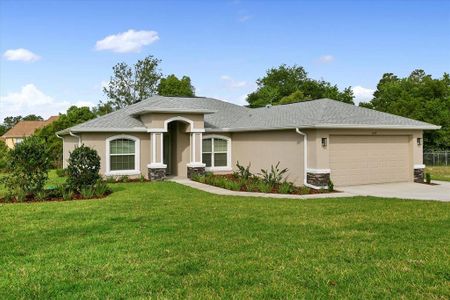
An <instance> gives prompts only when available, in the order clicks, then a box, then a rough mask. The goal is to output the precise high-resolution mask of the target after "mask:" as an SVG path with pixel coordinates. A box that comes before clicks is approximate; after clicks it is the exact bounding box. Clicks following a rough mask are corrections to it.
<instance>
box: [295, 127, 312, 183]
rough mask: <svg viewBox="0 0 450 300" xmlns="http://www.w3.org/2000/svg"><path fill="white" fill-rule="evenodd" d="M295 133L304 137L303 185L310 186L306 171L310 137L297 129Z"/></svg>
mask: <svg viewBox="0 0 450 300" xmlns="http://www.w3.org/2000/svg"><path fill="white" fill-rule="evenodd" d="M295 132H297V133H298V134H300V135H303V159H304V162H303V171H304V173H303V184H304V185H305V186H309V184H308V181H307V179H306V169H307V168H308V136H307V135H306V133H304V132H302V131H300V129H298V128H295Z"/></svg>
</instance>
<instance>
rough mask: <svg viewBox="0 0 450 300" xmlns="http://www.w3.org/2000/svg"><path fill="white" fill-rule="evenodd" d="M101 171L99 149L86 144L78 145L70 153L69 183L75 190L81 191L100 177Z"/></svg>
mask: <svg viewBox="0 0 450 300" xmlns="http://www.w3.org/2000/svg"><path fill="white" fill-rule="evenodd" d="M99 171H100V156H98V154H97V151H95V150H94V149H91V148H89V147H86V146H84V145H82V146H80V147H77V148H75V150H73V151H72V152H71V153H70V157H69V164H68V167H67V173H68V179H67V184H68V185H69V187H70V188H71V189H72V190H73V191H77V192H81V190H82V189H83V188H85V187H90V186H93V185H94V184H95V183H96V182H97V181H98V180H99V179H100V175H99Z"/></svg>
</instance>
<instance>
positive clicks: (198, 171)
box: [187, 167, 205, 178]
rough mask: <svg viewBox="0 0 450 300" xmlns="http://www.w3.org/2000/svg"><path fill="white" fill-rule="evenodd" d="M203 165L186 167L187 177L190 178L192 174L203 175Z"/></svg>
mask: <svg viewBox="0 0 450 300" xmlns="http://www.w3.org/2000/svg"><path fill="white" fill-rule="evenodd" d="M204 174H205V167H187V177H188V178H192V176H194V175H204Z"/></svg>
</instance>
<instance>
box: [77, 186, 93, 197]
mask: <svg viewBox="0 0 450 300" xmlns="http://www.w3.org/2000/svg"><path fill="white" fill-rule="evenodd" d="M80 195H81V197H83V199H90V198H93V197H94V195H95V187H94V186H92V185H91V186H83V187H82V188H81V190H80Z"/></svg>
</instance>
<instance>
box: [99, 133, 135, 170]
mask: <svg viewBox="0 0 450 300" xmlns="http://www.w3.org/2000/svg"><path fill="white" fill-rule="evenodd" d="M139 145H140V143H139V139H138V138H136V137H134V136H128V135H117V136H113V137H110V138H108V139H107V140H106V175H107V176H109V175H137V174H140V169H139V163H140V158H139V147H140V146H139Z"/></svg>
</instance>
